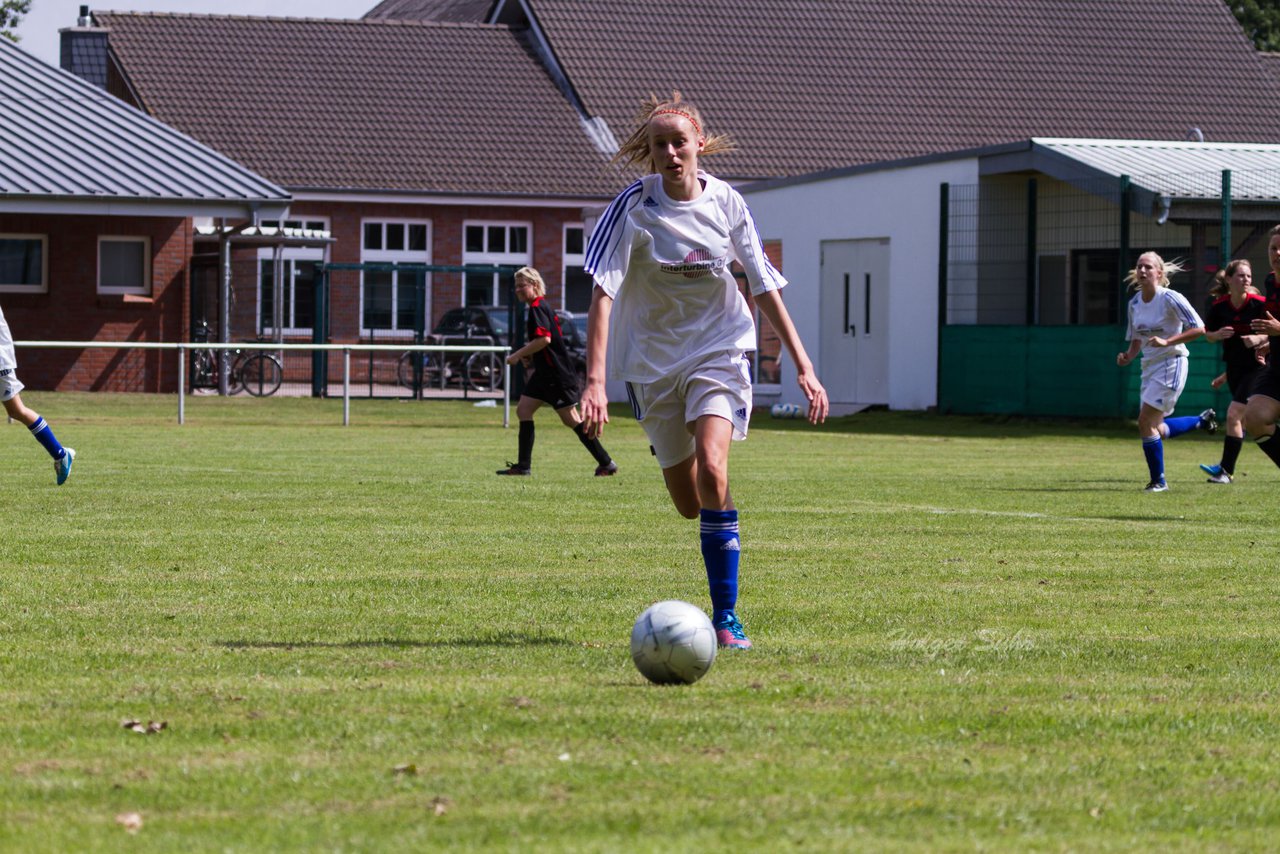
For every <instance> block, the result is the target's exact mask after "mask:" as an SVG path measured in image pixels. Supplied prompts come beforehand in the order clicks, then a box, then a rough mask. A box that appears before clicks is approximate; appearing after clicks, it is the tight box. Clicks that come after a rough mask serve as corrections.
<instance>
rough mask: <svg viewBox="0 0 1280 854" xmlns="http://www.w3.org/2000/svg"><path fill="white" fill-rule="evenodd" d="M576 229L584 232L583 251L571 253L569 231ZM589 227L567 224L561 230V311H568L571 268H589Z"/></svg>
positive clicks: (579, 224)
mask: <svg viewBox="0 0 1280 854" xmlns="http://www.w3.org/2000/svg"><path fill="white" fill-rule="evenodd" d="M571 228H576V229H578V230H579V231H581V232H582V251H581V252H570V251H569V249H568V245H569V229H571ZM589 237H590V235H589V234H587V226H586V224H585V223H581V222H566V223H565V224H564V226H563V227H562V228H561V229H560V309H561V310H562V311H567V310H568V299H569V268H570V267H586V266H587V239H588V238H589Z"/></svg>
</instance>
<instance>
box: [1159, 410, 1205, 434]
mask: <svg viewBox="0 0 1280 854" xmlns="http://www.w3.org/2000/svg"><path fill="white" fill-rule="evenodd" d="M1164 426H1165V427H1166V428H1167V429H1168V431H1169V432H1168V433H1167V434H1166V438H1169V439H1172V438H1173V437H1174V436H1181V435H1182V434H1183V433H1189V432H1191V431H1192V430H1195V429H1196V428H1198V427H1199V426H1200V416H1199V415H1181V416H1179V417H1177V418H1166V419H1165V420H1164Z"/></svg>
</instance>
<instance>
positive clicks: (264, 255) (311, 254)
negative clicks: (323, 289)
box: [258, 219, 329, 335]
mask: <svg viewBox="0 0 1280 854" xmlns="http://www.w3.org/2000/svg"><path fill="white" fill-rule="evenodd" d="M261 225H262V227H263V228H280V227H281V226H283V227H285V228H296V229H303V228H305V229H306V230H307V231H328V230H329V221H328V220H327V219H306V220H303V219H287V220H285V221H284V222H281V221H279V220H263V221H262V223H261ZM274 258H275V250H274V249H271V248H265V247H264V248H262V249H259V250H258V332H259V334H262V335H270V334H272V333H274V332H275V293H276V291H275V269H274V264H273V263H272V261H273V259H274ZM323 261H324V250H323V249H320V248H306V249H302V248H287V249H282V250H281V252H280V266H281V268H282V270H283V275H284V288H283V291H284V293H283V295H282V298H281V300H280V306H281V314H280V325H281V327H282V328H283V330H284V334H285V335H308V334H310V333H311V328H312V326H313V324H314V323H315V316H316V313H315V309H316V298H315V283H316V267H318V266H319V265H320V264H321V263H323Z"/></svg>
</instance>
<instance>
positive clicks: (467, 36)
mask: <svg viewBox="0 0 1280 854" xmlns="http://www.w3.org/2000/svg"><path fill="white" fill-rule="evenodd" d="M673 21H677V22H678V25H675V26H673V23H672V22H673ZM93 24H94V25H95V26H96V27H98V28H100V29H101V30H104V31H105V33H106V38H107V42H108V50H107V66H108V67H107V69H106V71H105V72H104V73H103V74H102V77H103V79H104V86H105V87H106V88H107V89H108V90H109V91H111V92H112V93H113V94H117V95H119V96H120V97H123V98H125V99H126V100H129V101H131V102H132V103H135V104H137V105H139V106H140V107H141V108H143V109H144V110H145V111H147V112H149V113H150V114H152V115H154V116H156V117H157V118H160V119H162V120H164V121H166V122H169V123H171V124H173V125H175V126H177V127H179V128H181V129H182V130H184V131H185V132H187V133H190V134H191V135H192V136H194V137H196V138H198V139H200V140H202V141H203V142H205V143H207V144H209V145H211V146H212V147H214V148H216V149H218V150H222V151H225V152H227V153H228V154H229V155H230V156H232V157H234V158H236V159H237V160H238V161H240V162H243V163H245V164H247V165H248V166H250V167H251V168H254V169H255V170H257V171H259V172H261V173H262V174H264V175H267V176H269V177H270V178H271V179H272V180H274V181H276V182H277V183H279V184H280V185H281V186H283V187H285V188H286V189H287V190H288V191H289V192H290V193H291V194H292V195H293V197H294V199H295V204H294V207H293V210H292V213H291V217H293V218H295V219H297V220H298V221H300V222H303V221H306V220H311V219H313V218H314V224H317V225H323V226H326V227H329V228H331V229H332V232H333V236H334V237H335V239H336V243H335V244H334V247H333V253H334V260H345V261H356V260H374V259H377V260H383V259H423V258H429V259H430V261H432V262H434V263H439V264H456V263H465V262H473V261H475V262H486V261H496V260H501V261H503V262H524V263H533V264H534V265H535V266H538V267H539V268H540V269H542V270H543V272H544V273H545V274H547V277H548V279H549V281H550V282H551V283H552V298H553V300H556V301H559V302H560V303H561V304H563V305H564V306H566V307H568V308H571V309H581V308H582V307H583V306H584V305H585V301H586V294H587V293H588V292H589V283H587V282H586V281H585V280H584V277H582V275H581V270H580V267H579V266H578V263H579V262H580V260H581V258H580V255H579V254H577V253H576V252H575V251H574V250H575V249H576V248H577V247H578V246H579V245H580V241H581V240H582V239H583V234H584V231H585V229H586V227H587V226H589V222H590V213H589V212H590V210H591V209H593V208H597V207H598V206H599V205H600V204H602V203H603V202H605V201H606V200H607V199H608V198H610V197H611V196H612V195H614V194H615V193H616V192H617V191H618V190H619V189H621V187H622V186H623V185H624V183H625V182H626V181H627V179H628V178H629V177H630V176H628V175H625V174H619V173H616V172H614V171H612V170H611V169H610V168H609V167H607V165H606V161H607V156H608V154H609V153H610V152H612V151H613V150H614V149H615V147H616V140H617V139H619V138H622V137H624V136H625V135H626V132H627V130H628V129H629V124H630V122H631V120H632V115H633V111H634V109H635V106H636V102H637V100H638V97H639V96H640V95H642V94H644V93H647V92H650V91H653V92H666V91H669V90H671V89H673V88H679V89H681V90H682V91H684V92H685V93H686V95H688V96H689V97H691V98H692V99H693V100H694V101H695V102H697V103H699V104H700V105H701V106H702V107H703V108H704V110H705V111H706V114H707V117H708V119H709V121H710V124H711V125H712V127H713V128H714V129H715V130H718V131H727V132H729V133H730V134H732V135H733V136H734V137H735V139H736V140H737V141H738V143H739V146H740V147H739V149H738V150H737V151H735V152H732V153H730V154H726V155H723V156H721V157H718V158H716V159H715V160H714V161H709V162H708V167H709V168H710V169H712V170H713V171H715V172H716V173H717V174H718V175H720V176H721V177H724V178H726V179H728V180H730V181H733V182H735V183H739V184H749V182H753V181H760V180H777V179H789V178H796V177H798V176H805V175H813V174H821V173H823V172H825V171H827V170H839V169H848V168H851V167H853V168H856V167H862V166H870V165H873V164H877V163H891V162H901V161H904V160H910V159H912V158H927V157H932V156H945V155H946V154H947V153H949V152H955V151H963V150H970V149H976V148H981V147H984V146H993V145H1004V144H1011V143H1016V142H1019V141H1025V140H1027V139H1031V138H1038V137H1053V138H1109V139H1136V140H1144V139H1146V140H1159V139H1166V140H1168V139H1183V138H1184V137H1185V136H1186V134H1187V133H1188V131H1189V129H1190V128H1192V127H1196V128H1198V129H1199V130H1200V131H1201V132H1202V133H1203V134H1204V135H1205V136H1206V137H1207V138H1209V139H1211V140H1213V141H1240V142H1251V141H1267V140H1272V139H1276V138H1280V116H1277V115H1275V114H1274V113H1273V112H1268V111H1266V110H1262V109H1259V108H1258V107H1257V105H1258V104H1259V103H1265V101H1266V98H1267V97H1268V96H1269V94H1270V93H1271V92H1273V91H1275V88H1276V81H1277V77H1276V75H1275V72H1274V69H1272V68H1271V67H1269V65H1268V64H1267V63H1266V62H1264V60H1263V58H1261V57H1260V56H1259V55H1258V54H1257V53H1256V52H1255V51H1254V50H1253V48H1252V45H1251V44H1250V43H1249V42H1248V41H1247V39H1245V37H1244V35H1243V33H1242V32H1241V30H1240V27H1239V25H1238V24H1236V22H1235V20H1234V18H1232V16H1231V14H1230V11H1229V10H1228V9H1227V8H1225V6H1224V4H1222V3H1221V0H1124V2H1088V3H1081V2H1079V0H1040V2H1037V3H1034V4H1026V3H1023V2H1018V1H1017V0H987V2H983V3H977V4H956V3H950V2H942V0H922V1H921V2H918V3H877V2H870V0H865V2H864V0H852V2H848V3H823V4H817V3H789V2H781V0H755V2H750V3H743V2H741V0H701V2H698V3H696V4H690V3H686V2H677V0H666V2H657V3H649V4H634V3H625V2H622V0H385V2H382V3H379V4H378V5H377V6H375V7H374V8H372V9H371V10H370V11H369V12H368V13H367V14H366V16H365V19H364V20H362V21H322V20H288V19H272V18H229V17H219V16H203V15H199V16H197V15H168V14H164V15H159V14H153V15H144V14H129V13H104V14H100V15H96V16H94V18H93ZM190 80H199V81H201V85H199V86H191V85H179V84H177V83H175V81H190ZM1222 81H1231V83H1230V85H1223V82H1222ZM897 198H898V196H897V195H896V192H895V191H894V190H892V189H890V190H887V191H882V192H881V193H879V194H878V195H877V196H876V197H875V198H874V199H869V200H867V202H866V204H868V205H871V206H889V205H894V204H895V203H896V200H897ZM423 226H425V231H424V230H423V229H422V227H423ZM414 227H418V229H419V230H418V232H417V233H418V234H419V236H421V237H425V240H426V242H425V243H421V242H420V243H419V244H417V245H418V246H420V247H421V246H425V247H426V249H425V250H424V249H421V248H420V249H418V250H416V251H410V250H409V249H407V248H404V249H392V248H390V245H389V243H388V241H390V240H392V236H391V235H393V232H394V236H395V240H396V241H397V242H396V246H400V245H401V244H400V242H399V241H400V240H401V237H400V235H401V234H402V233H403V234H404V235H406V236H405V237H404V238H403V239H405V240H408V237H407V235H408V234H409V229H410V228H414ZM779 236H780V235H779V234H769V233H765V234H763V237H764V238H765V239H766V241H767V242H768V241H770V239H771V238H774V240H773V242H772V244H771V246H772V248H773V250H774V255H775V257H778V258H781V257H783V256H785V257H786V258H787V261H788V263H793V260H792V259H793V258H794V257H795V256H794V254H793V249H792V248H790V247H788V246H787V245H786V243H785V242H781V243H779V242H778V241H777V240H776V238H778V237H779ZM873 236H874V235H873ZM494 241H497V243H496V244H495V243H494ZM496 245H500V246H501V247H502V251H495V246H496ZM513 248H514V249H516V250H518V251H511V250H512V249H513ZM797 251H798V250H797ZM803 251H805V252H808V251H809V250H808V249H804V250H803ZM900 251H903V252H907V253H914V254H916V255H920V256H921V257H923V256H924V255H926V254H928V253H929V252H932V251H933V247H932V246H931V245H930V241H929V239H928V238H924V237H923V235H922V239H921V240H920V241H919V242H918V245H916V246H907V245H903V246H902V247H901V249H900ZM261 260H262V259H261V258H260V257H259V258H256V259H255V258H253V257H249V258H247V259H245V261H244V262H243V264H244V269H243V271H242V270H240V269H238V270H237V281H238V282H240V285H239V287H241V288H246V287H247V288H248V290H247V291H246V293H247V294H248V296H247V298H246V299H242V300H241V301H240V305H241V306H242V308H243V307H244V306H249V308H247V309H243V310H245V311H246V312H247V313H249V314H252V313H253V308H252V306H253V305H259V306H260V305H261V300H260V299H257V300H255V299H254V296H253V294H254V291H255V287H256V290H257V292H258V293H260V292H261V286H260V285H257V286H255V285H254V282H255V276H254V273H253V272H250V271H249V267H251V266H252V265H253V264H254V263H255V261H257V262H261ZM299 263H305V261H303V260H301V259H299ZM806 266H807V267H812V266H813V265H812V264H809V263H808V262H806ZM783 271H784V273H786V272H787V267H786V266H785V265H784V267H783ZM242 273H243V275H242ZM295 275H296V273H295ZM257 278H260V274H259V276H258V277H257ZM246 283H247V284H246ZM801 284H802V288H803V289H804V290H812V289H815V288H817V284H816V283H814V282H803V283H801ZM489 286H493V287H492V289H491V290H487V288H489ZM896 286H898V285H896ZM398 287H399V283H397V282H394V281H387V280H371V279H370V278H369V277H367V276H366V277H365V278H364V279H361V278H360V277H359V276H358V275H357V274H347V278H346V280H345V281H343V282H338V281H337V280H335V292H334V300H335V312H334V326H333V329H332V332H333V335H334V337H335V338H339V337H341V338H343V339H344V340H351V339H352V338H353V337H354V336H356V335H359V336H361V337H373V336H376V335H383V334H393V335H394V334H404V332H403V330H402V329H401V328H400V324H399V320H398V314H397V309H398V304H397V297H398V291H397V288H398ZM900 287H904V288H913V289H918V291H919V293H918V294H917V295H916V296H917V299H915V300H914V304H915V305H917V306H919V308H920V310H922V311H924V313H925V314H927V315H931V314H932V313H933V310H932V309H930V308H929V306H930V305H932V304H934V303H935V302H936V299H935V294H934V293H933V291H934V290H936V289H935V288H934V286H933V283H932V282H924V281H913V282H910V283H901V285H900ZM501 296H502V295H501V291H500V289H499V288H498V287H497V283H496V282H492V281H490V282H485V281H480V280H477V281H474V282H467V283H464V282H462V281H460V280H459V279H458V278H457V277H456V276H453V277H450V276H447V275H437V276H433V278H432V282H431V291H430V298H431V309H432V314H433V316H437V317H438V316H439V314H440V313H441V312H442V311H443V310H445V309H447V308H450V307H453V306H456V305H459V304H461V303H462V302H478V301H487V300H491V299H500V298H501ZM788 301H789V302H791V303H794V304H796V305H797V309H798V310H793V312H792V314H793V318H794V319H795V321H796V324H797V327H798V328H799V331H800V333H801V335H802V337H804V338H805V339H806V340H808V341H810V342H817V341H819V340H820V338H821V334H822V332H821V322H820V321H821V311H820V307H819V306H820V301H819V300H818V299H816V298H813V297H812V295H809V296H805V295H804V294H803V293H801V294H796V295H795V297H789V298H788ZM339 317H342V318H345V319H344V320H342V321H339ZM257 326H258V329H257V331H258V332H261V331H262V329H261V322H260V320H259V321H258V323H257ZM293 331H305V330H293ZM762 335H764V336H767V335H768V332H767V330H764V331H763V332H762ZM928 343H929V346H932V343H933V342H928ZM821 349H822V348H821V347H820V346H817V345H813V344H811V346H810V350H811V354H812V352H813V351H818V352H821ZM819 369H820V370H826V369H824V367H823V366H822V365H821V364H820V365H819ZM775 378H776V377H770V378H769V379H771V380H772V379H775ZM791 378H793V372H791V371H790V369H789V366H786V365H784V366H783V368H782V371H781V379H782V386H783V387H789V386H790V382H789V380H790V379H791ZM771 384H772V383H771ZM913 399H914V398H913Z"/></svg>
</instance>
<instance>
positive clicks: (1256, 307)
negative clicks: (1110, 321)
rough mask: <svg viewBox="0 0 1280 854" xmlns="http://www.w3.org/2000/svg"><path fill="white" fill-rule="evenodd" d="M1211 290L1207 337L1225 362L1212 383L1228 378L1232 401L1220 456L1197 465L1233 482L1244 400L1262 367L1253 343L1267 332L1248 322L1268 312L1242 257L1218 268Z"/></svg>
mask: <svg viewBox="0 0 1280 854" xmlns="http://www.w3.org/2000/svg"><path fill="white" fill-rule="evenodd" d="M1209 293H1210V295H1212V296H1213V297H1215V299H1214V300H1213V304H1212V305H1210V306H1209V311H1208V313H1207V314H1206V315H1205V329H1207V330H1208V331H1207V332H1206V333H1205V338H1208V339H1209V340H1210V341H1221V342H1222V361H1224V362H1226V363H1227V370H1226V373H1225V374H1223V375H1221V376H1219V377H1217V378H1215V379H1214V381H1213V387H1214V388H1217V387H1219V386H1220V385H1222V383H1223V382H1226V384H1227V388H1229V389H1230V390H1231V405H1230V406H1228V407H1227V416H1226V430H1225V431H1224V432H1225V433H1226V437H1225V438H1224V439H1223V442H1222V461H1221V462H1220V463H1218V464H1217V465H1212V466H1210V465H1204V464H1201V466H1200V468H1202V469H1204V471H1205V472H1206V473H1207V474H1208V475H1209V483H1231V478H1232V477H1233V476H1234V475H1235V472H1236V459H1237V458H1239V456H1240V448H1241V447H1242V446H1243V444H1244V422H1243V418H1244V410H1245V404H1246V403H1247V402H1248V400H1249V394H1250V391H1251V389H1252V388H1253V379H1254V376H1255V375H1256V374H1257V373H1258V369H1259V368H1261V367H1262V363H1261V362H1260V361H1259V360H1258V351H1257V350H1256V348H1257V347H1260V346H1261V345H1263V344H1264V343H1266V341H1267V337H1266V336H1265V335H1259V334H1256V333H1254V332H1253V330H1252V328H1251V327H1250V323H1251V322H1252V321H1254V320H1256V319H1257V318H1260V317H1262V316H1263V315H1264V314H1265V313H1266V312H1265V310H1264V308H1263V305H1264V301H1263V299H1262V296H1261V295H1260V294H1259V293H1258V292H1257V290H1256V289H1255V288H1254V287H1253V268H1252V267H1251V266H1250V264H1249V262H1248V261H1245V260H1243V259H1237V260H1235V261H1232V262H1230V263H1229V264H1227V266H1225V267H1223V268H1222V269H1221V270H1219V271H1218V274H1217V276H1215V277H1214V283H1213V287H1212V288H1210V289H1209Z"/></svg>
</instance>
